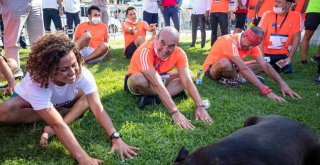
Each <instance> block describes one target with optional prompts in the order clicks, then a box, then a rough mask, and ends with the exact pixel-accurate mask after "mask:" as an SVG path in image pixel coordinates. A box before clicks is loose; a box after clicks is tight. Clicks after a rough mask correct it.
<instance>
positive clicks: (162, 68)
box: [124, 27, 213, 129]
mask: <svg viewBox="0 0 320 165" xmlns="http://www.w3.org/2000/svg"><path fill="white" fill-rule="evenodd" d="M178 42H179V33H178V31H177V30H176V29H175V28H172V27H165V28H163V29H162V30H161V31H160V32H159V34H158V36H157V37H156V38H155V40H153V41H148V42H146V43H145V44H143V45H141V46H140V47H139V48H138V49H137V50H136V51H135V53H134V54H133V56H132V59H131V61H130V66H129V71H128V73H127V75H126V78H125V85H124V89H125V90H126V91H127V92H128V93H129V92H131V93H132V94H134V95H142V96H141V99H140V102H139V107H140V108H143V107H144V106H145V105H147V104H150V103H153V102H154V101H155V100H156V97H155V96H159V98H160V100H161V101H162V103H163V104H164V106H165V107H166V108H167V109H168V111H169V113H170V114H171V117H172V119H173V121H174V122H175V123H176V124H178V125H179V126H180V127H182V128H186V129H193V128H194V126H193V125H192V124H191V123H190V121H189V120H188V119H187V118H186V117H185V116H184V115H183V114H182V113H181V112H180V111H179V110H178V107H177V106H176V105H175V103H174V102H173V100H172V98H171V96H175V95H177V94H179V93H180V92H184V91H183V90H184V89H186V90H187V92H188V93H189V95H190V96H191V97H192V99H193V100H194V102H195V103H196V111H195V118H196V120H197V119H200V120H202V121H203V122H205V123H212V121H213V120H212V118H211V117H210V115H209V114H208V112H207V111H206V109H205V106H204V104H203V102H202V100H201V97H200V95H199V93H198V90H197V88H196V87H195V85H194V84H193V82H192V77H191V72H190V70H189V66H188V59H187V56H186V54H185V52H184V51H183V50H182V49H181V48H180V47H178V46H177V44H178ZM173 68H177V70H178V72H172V73H170V71H171V70H172V69H173Z"/></svg>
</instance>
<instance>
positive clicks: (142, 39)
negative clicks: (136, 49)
mask: <svg viewBox="0 0 320 165" xmlns="http://www.w3.org/2000/svg"><path fill="white" fill-rule="evenodd" d="M144 42H145V39H144V38H143V37H142V36H138V37H137V39H136V42H135V43H136V45H138V46H139V45H142V44H143V43H144Z"/></svg>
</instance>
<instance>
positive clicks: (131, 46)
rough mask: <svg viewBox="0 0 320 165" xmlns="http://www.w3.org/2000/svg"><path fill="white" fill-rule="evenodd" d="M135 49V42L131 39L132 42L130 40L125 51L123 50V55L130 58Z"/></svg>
mask: <svg viewBox="0 0 320 165" xmlns="http://www.w3.org/2000/svg"><path fill="white" fill-rule="evenodd" d="M136 50H137V46H136V44H135V43H134V41H133V42H131V44H129V46H128V47H127V48H126V51H124V55H125V56H126V57H127V58H129V59H131V57H132V55H133V53H134V51H136Z"/></svg>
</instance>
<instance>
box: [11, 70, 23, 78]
mask: <svg viewBox="0 0 320 165" xmlns="http://www.w3.org/2000/svg"><path fill="white" fill-rule="evenodd" d="M23 76H24V74H23V71H22V69H19V70H18V71H16V72H15V73H13V77H14V78H15V79H22V78H23Z"/></svg>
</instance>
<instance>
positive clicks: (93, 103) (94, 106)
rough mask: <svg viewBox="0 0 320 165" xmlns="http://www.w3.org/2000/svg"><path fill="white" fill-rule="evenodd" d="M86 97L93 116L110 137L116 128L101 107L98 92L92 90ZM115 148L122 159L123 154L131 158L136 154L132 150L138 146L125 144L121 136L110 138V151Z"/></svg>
mask: <svg viewBox="0 0 320 165" xmlns="http://www.w3.org/2000/svg"><path fill="white" fill-rule="evenodd" d="M86 98H87V101H88V104H89V107H90V108H91V110H92V112H93V114H94V116H95V117H96V118H97V119H98V121H99V123H100V124H101V125H102V127H103V128H104V130H105V131H106V132H107V134H108V137H110V136H111V135H112V134H113V133H114V132H116V129H115V128H114V126H113V123H112V121H111V119H110V117H109V115H108V114H107V112H106V111H104V109H103V107H102V104H101V101H100V97H99V93H98V92H97V91H96V92H93V93H91V94H88V95H86ZM117 150H118V151H119V153H120V157H121V160H124V156H126V157H128V158H132V156H133V155H137V153H136V152H135V151H134V150H139V148H136V147H133V146H129V145H127V144H126V143H125V142H123V141H122V139H121V138H118V139H112V148H111V153H112V152H113V151H117Z"/></svg>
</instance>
